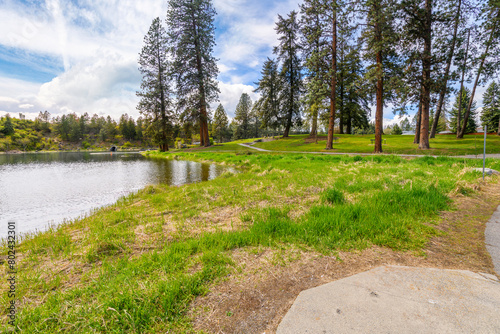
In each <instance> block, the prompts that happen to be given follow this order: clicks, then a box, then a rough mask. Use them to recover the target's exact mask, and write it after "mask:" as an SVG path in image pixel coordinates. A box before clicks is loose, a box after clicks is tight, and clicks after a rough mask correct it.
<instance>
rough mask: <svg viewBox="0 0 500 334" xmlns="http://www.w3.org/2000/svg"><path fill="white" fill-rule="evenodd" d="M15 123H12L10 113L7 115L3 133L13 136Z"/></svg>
mask: <svg viewBox="0 0 500 334" xmlns="http://www.w3.org/2000/svg"><path fill="white" fill-rule="evenodd" d="M14 132H15V130H14V125H13V124H12V119H11V118H10V115H9V114H7V115H5V122H4V123H3V129H2V133H3V134H4V135H6V136H12V135H13V134H14Z"/></svg>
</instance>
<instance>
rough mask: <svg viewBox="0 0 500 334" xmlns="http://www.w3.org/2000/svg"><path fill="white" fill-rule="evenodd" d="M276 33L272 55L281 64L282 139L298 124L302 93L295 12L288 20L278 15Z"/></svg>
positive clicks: (291, 13)
mask: <svg viewBox="0 0 500 334" xmlns="http://www.w3.org/2000/svg"><path fill="white" fill-rule="evenodd" d="M275 29H276V32H277V33H278V35H279V38H278V39H279V45H278V46H277V47H275V48H274V53H276V54H277V55H278V59H279V60H280V61H281V63H282V68H281V77H282V83H283V88H282V90H281V98H280V100H281V101H282V105H281V109H282V113H283V114H284V115H283V117H280V118H282V119H283V125H284V127H285V131H284V132H283V137H284V138H286V137H288V135H289V133H290V128H291V127H292V125H293V124H300V123H301V118H300V97H301V92H302V73H301V70H302V64H301V60H300V57H299V52H300V43H299V24H298V21H297V12H295V11H292V12H290V14H288V18H286V19H285V18H283V17H282V16H281V15H278V22H277V23H276V28H275Z"/></svg>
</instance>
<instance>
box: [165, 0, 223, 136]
mask: <svg viewBox="0 0 500 334" xmlns="http://www.w3.org/2000/svg"><path fill="white" fill-rule="evenodd" d="M168 4H169V8H168V14H167V25H168V34H169V39H170V42H171V51H172V56H173V67H172V74H173V75H174V76H175V79H176V90H177V102H178V108H179V109H180V110H181V111H182V113H183V114H184V115H183V118H184V119H198V120H199V126H200V137H201V138H200V145H202V146H209V145H210V140H209V136H208V120H209V114H208V104H209V103H210V102H211V101H214V100H216V99H217V98H218V93H219V89H218V87H217V80H216V78H217V74H218V72H219V70H218V69H217V63H216V59H215V58H214V57H213V55H212V53H213V48H214V46H215V39H214V32H215V26H214V23H213V22H214V17H215V15H216V12H215V9H214V7H213V5H212V2H211V0H187V1H178V0H169V2H168ZM187 114H190V115H187Z"/></svg>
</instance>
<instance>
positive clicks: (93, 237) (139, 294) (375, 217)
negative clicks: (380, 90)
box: [0, 143, 500, 333]
mask: <svg viewBox="0 0 500 334" xmlns="http://www.w3.org/2000/svg"><path fill="white" fill-rule="evenodd" d="M233 145H237V144H234V143H233ZM145 154H146V155H147V156H149V157H151V158H165V159H183V160H195V161H202V162H212V163H218V164H225V165H231V166H237V167H239V168H240V171H241V172H239V173H229V172H227V173H225V174H223V175H222V176H220V177H218V178H216V179H214V180H211V181H208V182H203V183H196V184H189V185H184V186H180V187H170V186H164V185H156V186H148V187H146V188H145V189H143V190H141V191H139V192H138V193H135V194H131V195H129V196H127V197H125V198H122V199H121V200H119V201H118V202H117V203H116V204H115V205H112V206H110V207H107V208H103V209H100V210H97V211H96V212H95V213H93V214H92V215H90V216H89V217H87V218H84V219H80V220H77V221H74V222H72V223H69V224H65V225H63V226H60V228H58V229H54V230H50V231H47V232H44V233H41V234H38V235H33V236H31V237H28V238H26V240H24V241H23V242H22V243H21V244H20V245H18V277H17V280H18V282H19V283H18V286H17V289H18V290H17V300H18V306H19V312H18V327H19V329H21V330H23V331H24V332H26V333H56V332H57V333H60V332H63V333H90V332H92V333H93V332H98V333H125V332H127V333H159V332H162V333H165V332H168V331H169V330H170V331H174V332H194V331H195V330H194V329H193V326H192V322H191V320H192V319H191V318H190V316H189V313H188V310H189V307H190V303H191V302H192V301H193V299H194V298H195V297H196V296H200V295H204V294H205V293H206V292H207V291H208V289H209V288H210V287H211V286H214V284H218V283H219V282H221V281H222V280H223V279H227V278H228V277H231V276H234V275H238V274H241V273H244V272H245V267H244V266H243V265H242V264H241V263H239V262H238V260H237V259H235V258H234V257H233V255H232V254H233V252H234V250H241V251H242V252H250V253H251V252H255V251H256V249H258V248H259V247H266V248H286V247H297V248H299V249H301V250H302V251H303V252H317V253H321V254H325V255H330V256H335V254H337V253H338V252H340V251H347V252H349V251H357V250H362V249H367V248H370V247H381V248H386V249H392V250H397V251H401V252H410V253H411V254H413V255H415V256H425V251H424V248H425V245H426V243H427V242H428V240H429V239H430V238H431V237H433V236H435V235H437V234H440V233H442V232H440V230H439V229H438V228H437V227H439V224H440V221H441V220H440V217H439V214H438V213H439V212H440V211H443V210H451V209H452V208H453V207H454V204H453V201H452V200H451V197H452V196H454V195H457V194H461V195H465V196H467V195H470V194H473V193H474V192H475V189H476V185H477V183H478V182H479V181H478V180H479V178H480V173H478V172H473V171H471V167H479V166H480V165H481V162H479V161H471V160H464V159H452V158H445V157H443V158H431V157H425V158H417V159H404V158H401V157H397V156H373V157H372V156H370V157H361V156H324V155H321V156H317V155H305V154H266V153H256V152H235V153H223V152H201V151H200V152H191V153H158V152H146V153H145ZM487 167H490V168H494V169H500V161H498V160H488V161H487ZM488 182H497V177H496V176H494V177H491V178H489V181H488ZM3 249H5V247H4V248H3ZM3 254H4V255H5V254H6V253H5V251H4V252H3ZM2 268H3V269H4V270H2V274H1V277H0V281H1V282H2V283H1V287H0V288H1V289H2V290H3V291H7V285H6V270H5V269H6V263H4V265H3V266H2ZM1 300H2V305H7V302H8V299H7V295H6V294H2V296H1ZM0 312H2V313H1V315H2V318H3V319H2V320H3V321H2V324H5V323H6V321H5V318H6V313H5V312H6V310H5V309H4V308H2V310H1V311H0ZM228 316H229V314H228ZM6 329H7V327H6V326H5V327H4V328H3V330H6Z"/></svg>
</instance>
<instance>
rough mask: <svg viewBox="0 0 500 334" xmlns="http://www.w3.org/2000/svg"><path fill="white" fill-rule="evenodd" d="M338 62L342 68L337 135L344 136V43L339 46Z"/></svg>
mask: <svg viewBox="0 0 500 334" xmlns="http://www.w3.org/2000/svg"><path fill="white" fill-rule="evenodd" d="M340 45H341V46H340V62H341V64H342V68H341V70H340V72H339V73H340V106H339V133H340V134H342V135H343V134H344V117H345V111H344V66H345V64H344V41H342V43H341V44H340Z"/></svg>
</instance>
